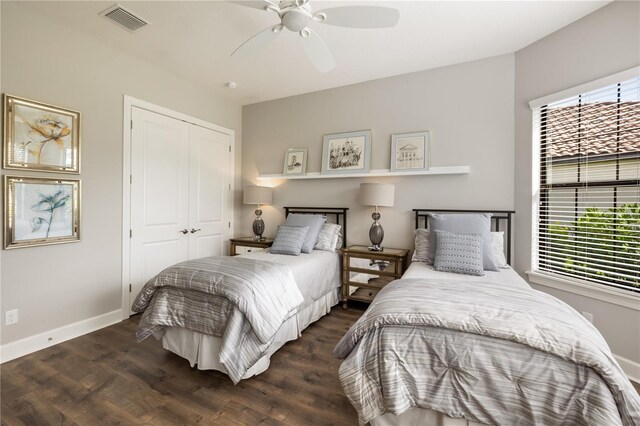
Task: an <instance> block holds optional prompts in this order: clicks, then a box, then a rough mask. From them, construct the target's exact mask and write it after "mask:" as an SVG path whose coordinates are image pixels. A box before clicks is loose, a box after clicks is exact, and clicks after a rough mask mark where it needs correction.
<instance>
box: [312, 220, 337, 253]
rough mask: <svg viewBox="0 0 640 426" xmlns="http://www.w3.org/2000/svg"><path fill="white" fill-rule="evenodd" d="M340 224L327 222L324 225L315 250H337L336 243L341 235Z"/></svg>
mask: <svg viewBox="0 0 640 426" xmlns="http://www.w3.org/2000/svg"><path fill="white" fill-rule="evenodd" d="M341 228H342V227H341V226H340V225H336V224H335V223H325V224H324V225H322V229H321V230H320V234H318V242H317V243H316V245H315V247H314V248H313V249H314V250H324V251H330V252H332V253H333V252H334V251H336V244H337V243H338V238H339V236H340V229H341Z"/></svg>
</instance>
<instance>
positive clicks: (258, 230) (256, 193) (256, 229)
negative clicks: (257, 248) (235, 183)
mask: <svg viewBox="0 0 640 426" xmlns="http://www.w3.org/2000/svg"><path fill="white" fill-rule="evenodd" d="M272 199H273V189H272V188H269V187H267V186H247V187H245V188H244V204H256V205H257V206H258V208H257V209H256V211H255V213H256V218H255V219H254V220H253V234H254V237H253V239H254V240H256V241H262V240H264V237H263V236H262V233H263V232H264V221H263V220H262V217H260V216H262V210H260V204H271V200H272Z"/></svg>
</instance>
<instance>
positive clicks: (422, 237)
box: [411, 228, 433, 265]
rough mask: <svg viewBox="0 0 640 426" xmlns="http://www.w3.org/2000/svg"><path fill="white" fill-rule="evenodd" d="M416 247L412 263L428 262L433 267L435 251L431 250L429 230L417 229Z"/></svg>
mask: <svg viewBox="0 0 640 426" xmlns="http://www.w3.org/2000/svg"><path fill="white" fill-rule="evenodd" d="M414 247H415V250H414V251H413V257H412V258H411V261H412V262H426V263H427V265H433V250H432V249H431V238H430V237H429V230H428V229H425V228H418V229H416V241H415V245H414Z"/></svg>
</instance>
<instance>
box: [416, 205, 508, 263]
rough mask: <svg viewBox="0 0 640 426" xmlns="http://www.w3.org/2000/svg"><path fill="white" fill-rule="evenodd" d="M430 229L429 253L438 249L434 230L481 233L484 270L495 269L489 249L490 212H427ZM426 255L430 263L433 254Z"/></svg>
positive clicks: (455, 232)
mask: <svg viewBox="0 0 640 426" xmlns="http://www.w3.org/2000/svg"><path fill="white" fill-rule="evenodd" d="M429 228H430V229H431V250H432V251H431V253H433V254H435V252H436V251H437V250H438V247H437V241H436V235H435V231H447V232H452V233H454V234H482V238H483V247H482V253H483V265H484V269H485V270H486V271H497V270H498V267H497V266H496V261H495V259H494V257H493V251H492V250H491V213H449V214H443V213H429ZM433 254H431V255H430V256H428V257H427V263H432V262H433V259H434V255H433Z"/></svg>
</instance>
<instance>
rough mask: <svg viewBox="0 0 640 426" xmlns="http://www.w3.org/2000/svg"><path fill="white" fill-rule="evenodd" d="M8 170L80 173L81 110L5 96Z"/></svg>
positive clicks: (5, 153) (5, 143)
mask: <svg viewBox="0 0 640 426" xmlns="http://www.w3.org/2000/svg"><path fill="white" fill-rule="evenodd" d="M3 154H4V156H3V157H4V161H3V166H4V168H5V169H20V170H35V171H41V172H55V173H76V174H77V173H80V113H79V112H77V111H72V110H68V109H64V108H59V107H56V106H53V105H48V104H44V103H41V102H36V101H31V100H28V99H23V98H18V97H16V96H11V95H7V94H5V95H4V142H3Z"/></svg>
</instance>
